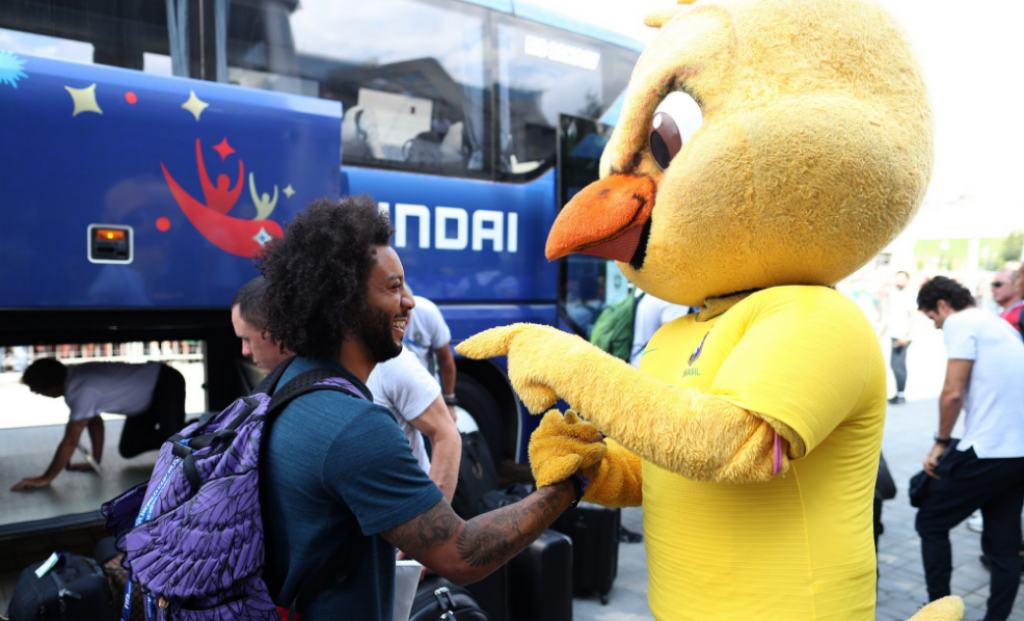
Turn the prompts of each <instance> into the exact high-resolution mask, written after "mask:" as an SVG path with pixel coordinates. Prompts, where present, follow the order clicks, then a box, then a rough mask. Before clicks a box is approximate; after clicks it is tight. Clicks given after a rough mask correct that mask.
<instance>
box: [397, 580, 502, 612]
mask: <svg viewBox="0 0 1024 621" xmlns="http://www.w3.org/2000/svg"><path fill="white" fill-rule="evenodd" d="M442 619H443V620H444V621H454V620H456V619H457V620H458V621H491V619H490V617H488V616H487V613H486V612H484V611H483V609H482V608H480V606H479V605H478V604H477V602H476V600H475V599H473V596H472V595H470V593H469V591H467V590H466V589H465V588H463V587H459V586H455V585H454V584H452V583H451V582H448V581H447V580H445V579H444V578H442V577H440V576H434V577H431V578H427V579H426V580H424V581H423V582H421V583H420V586H419V588H418V589H416V598H415V599H413V601H412V612H411V613H409V621H441V620H442Z"/></svg>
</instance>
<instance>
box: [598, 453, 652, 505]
mask: <svg viewBox="0 0 1024 621" xmlns="http://www.w3.org/2000/svg"><path fill="white" fill-rule="evenodd" d="M605 444H606V445H607V446H608V453H607V454H606V455H605V456H604V459H602V460H601V462H600V463H598V464H597V465H595V466H591V467H589V468H585V469H584V474H586V475H587V477H588V478H589V479H590V486H589V487H587V493H585V494H584V495H583V500H585V501H587V502H593V503H596V504H599V505H604V506H605V507H639V506H640V504H641V502H642V501H643V497H644V494H643V488H644V484H643V481H644V478H643V459H641V457H640V456H639V455H637V454H636V453H634V452H632V451H630V450H629V449H627V448H626V447H624V446H622V445H621V444H619V443H618V442H616V441H615V440H612V439H611V438H605Z"/></svg>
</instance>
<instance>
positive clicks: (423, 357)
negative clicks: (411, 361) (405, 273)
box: [402, 284, 458, 420]
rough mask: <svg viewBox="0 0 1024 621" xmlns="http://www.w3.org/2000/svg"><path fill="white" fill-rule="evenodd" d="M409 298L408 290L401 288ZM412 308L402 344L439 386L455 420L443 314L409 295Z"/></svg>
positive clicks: (448, 337)
mask: <svg viewBox="0 0 1024 621" xmlns="http://www.w3.org/2000/svg"><path fill="white" fill-rule="evenodd" d="M405 289H406V291H408V292H409V295H413V292H412V288H411V287H409V285H408V284H406V285H405ZM413 299H415V300H416V306H415V308H414V309H413V310H412V311H410V312H409V324H408V325H407V326H406V328H405V336H404V337H403V338H402V344H403V345H405V347H406V348H408V349H409V350H411V351H412V353H413V354H415V355H416V358H417V359H418V360H419V361H420V364H422V365H423V368H425V369H426V370H427V372H428V373H430V375H431V376H433V377H434V379H435V380H437V383H438V384H440V385H441V390H442V396H443V398H444V402H445V405H446V406H447V407H448V413H449V414H450V415H451V417H452V420H455V418H456V413H455V406H456V405H458V401H457V400H456V399H455V376H456V374H457V371H456V369H455V354H453V353H452V348H451V340H452V331H451V329H450V328H449V327H448V324H447V323H445V320H444V315H442V314H441V310H440V309H439V308H438V307H437V305H436V304H434V303H433V302H431V301H430V300H428V299H427V298H424V297H421V296H418V295H413Z"/></svg>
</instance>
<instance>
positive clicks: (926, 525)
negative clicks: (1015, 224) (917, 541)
mask: <svg viewBox="0 0 1024 621" xmlns="http://www.w3.org/2000/svg"><path fill="white" fill-rule="evenodd" d="M917 303H918V307H919V308H920V309H921V311H923V312H924V313H925V314H926V315H927V316H928V317H929V318H930V319H931V320H932V321H934V322H935V327H936V328H938V329H941V330H942V331H943V338H944V340H945V342H946V352H947V356H948V358H949V361H948V363H947V368H946V379H945V383H944V385H943V389H942V395H941V397H940V398H939V429H938V433H937V434H936V435H935V445H934V446H933V447H932V449H931V451H930V452H929V453H928V456H927V458H926V459H925V462H924V469H925V471H926V472H927V473H928V474H929V475H930V476H932V477H933V479H932V480H930V481H929V482H928V491H927V494H926V497H925V498H924V500H923V502H922V504H921V507H920V509H919V510H918V513H917V520H916V527H917V532H918V534H920V536H921V555H922V559H923V561H924V570H925V578H926V582H927V586H928V595H929V598H930V599H932V600H935V599H938V598H940V597H943V596H945V595H949V594H950V577H951V575H952V551H951V546H950V542H949V531H950V529H952V528H953V527H954V526H956V525H957V524H959V523H960V522H962V521H963V520H965V519H966V518H967V517H968V516H970V515H971V513H972V512H973V511H975V510H976V509H981V513H982V516H983V518H984V526H983V531H982V550H983V551H984V553H985V555H986V556H987V557H988V559H989V561H990V567H991V571H992V578H991V580H992V583H991V590H990V592H991V596H990V597H989V600H988V612H987V614H986V617H985V618H986V620H990V621H997V620H1001V619H1008V618H1009V616H1010V611H1011V610H1012V608H1013V604H1014V599H1015V598H1016V595H1017V590H1018V588H1019V586H1020V576H1021V558H1020V556H1019V551H1020V542H1021V523H1020V518H1021V510H1022V508H1024V381H1021V370H1022V369H1024V343H1022V342H1021V340H1020V338H1019V337H1018V336H1017V334H1016V332H1015V331H1014V329H1013V328H1012V327H1011V326H1010V325H1009V324H1008V323H1007V322H1005V321H1003V320H1002V319H999V318H998V317H995V316H994V315H991V314H989V313H987V312H984V311H982V310H980V309H977V308H975V307H974V298H973V297H972V296H971V294H970V291H968V290H967V288H966V287H964V286H962V285H960V284H959V283H957V282H955V281H953V280H950V279H949V278H945V277H942V276H939V277H936V278H934V279H932V280H931V281H929V282H928V283H926V284H925V285H924V286H923V287H921V290H920V292H919V293H918V297H917ZM961 409H963V411H964V412H965V419H964V433H963V437H962V438H961V439H960V441H959V444H957V445H956V447H955V448H951V447H950V441H951V437H950V434H951V433H952V432H953V426H954V425H955V424H956V421H957V418H959V416H960V411H961ZM947 452H948V454H946V453H947Z"/></svg>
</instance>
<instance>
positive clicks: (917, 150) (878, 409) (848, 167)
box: [457, 0, 963, 621]
mask: <svg viewBox="0 0 1024 621" xmlns="http://www.w3.org/2000/svg"><path fill="white" fill-rule="evenodd" d="M647 24H648V25H650V26H654V27H658V28H660V29H661V32H660V34H659V36H658V38H657V39H656V40H655V41H654V42H653V43H652V44H651V46H650V47H649V48H648V49H647V50H646V51H645V52H644V54H643V56H641V57H640V60H639V62H638V63H637V67H636V69H635V70H634V72H633V76H632V79H631V82H630V85H629V89H628V91H627V95H626V100H625V104H624V106H623V110H622V116H621V121H620V123H619V125H618V127H617V128H616V129H615V132H614V134H613V135H612V137H611V141H610V143H609V144H608V147H607V149H606V151H605V153H604V157H603V159H602V166H601V168H602V179H601V180H600V181H598V182H596V183H594V184H592V185H590V186H588V187H587V188H585V189H584V190H582V191H581V192H580V193H579V194H577V195H576V196H575V197H574V198H573V200H572V201H571V202H570V203H569V204H568V205H567V206H566V207H565V209H564V210H563V211H562V213H561V214H560V215H559V217H558V219H557V221H556V222H555V224H554V227H553V228H552V230H551V232H550V235H549V237H548V241H547V256H548V258H549V259H556V258H559V257H562V256H565V255H567V254H570V253H573V252H581V253H588V254H594V255H599V256H605V257H609V258H613V259H615V260H617V261H618V265H619V267H620V268H621V269H622V271H623V272H624V273H625V274H626V276H627V277H628V278H629V279H630V280H631V281H632V282H633V283H635V284H636V285H638V286H639V287H640V288H642V289H643V290H644V291H647V292H649V293H651V294H653V295H655V296H657V297H659V298H663V299H665V300H668V301H670V302H675V303H677V304H685V305H691V306H701V307H702V310H701V312H700V313H699V314H697V315H690V316H687V317H684V318H681V319H678V320H676V321H674V322H672V323H670V324H668V325H666V326H664V327H663V328H662V329H661V330H659V331H658V333H657V334H655V336H654V338H653V339H652V340H651V342H650V344H649V345H648V346H647V349H646V351H645V352H644V356H643V359H642V363H641V366H640V370H636V369H633V368H631V367H630V366H629V365H627V364H625V363H624V362H622V361H620V360H618V359H615V358H613V357H612V356H610V355H608V354H605V353H604V352H602V351H600V350H598V349H597V348H595V347H593V346H591V345H590V344H588V343H586V342H585V341H583V340H582V339H580V338H578V337H576V336H572V335H569V334H566V333H564V332H561V331H559V330H556V329H554V328H551V327H545V326H536V325H527V324H517V325H513V326H508V327H506V328H496V329H493V330H488V331H487V332H484V333H481V334H478V335H476V336H475V337H473V338H471V339H469V340H467V341H465V342H464V343H462V344H461V345H460V346H459V347H458V348H457V349H458V351H459V352H460V353H462V354H464V355H466V356H469V357H473V358H485V357H491V356H499V355H507V356H508V368H509V375H510V378H511V380H512V383H513V385H514V387H515V388H516V391H517V392H518V394H519V395H520V397H521V398H522V399H523V402H524V403H525V404H526V405H527V407H529V409H530V410H531V411H533V412H538V413H539V412H543V411H544V410H545V409H546V408H549V407H551V406H552V405H553V404H554V403H555V401H556V400H557V398H559V397H560V398H562V399H564V400H565V401H566V402H568V403H569V404H570V405H571V406H572V407H573V408H574V410H576V411H577V412H579V414H580V416H581V417H582V418H583V419H585V421H587V422H583V421H581V420H580V419H579V418H577V416H576V414H575V413H573V412H569V413H567V414H566V415H565V417H564V418H563V416H562V414H561V413H559V412H557V411H552V412H549V413H548V414H547V415H546V416H545V418H544V420H543V421H542V423H541V426H540V427H539V428H538V430H537V431H536V432H535V434H534V436H533V439H532V441H531V446H530V458H531V463H532V464H533V468H534V474H535V476H536V478H537V483H538V484H539V485H544V484H548V483H552V482H555V481H558V480H562V479H565V478H567V477H569V476H573V474H574V473H575V472H576V471H577V469H582V472H583V474H584V475H585V476H587V477H588V478H589V479H591V481H592V482H591V484H590V486H589V488H588V491H587V493H586V496H585V499H586V500H588V501H592V502H596V503H599V504H603V505H608V506H636V505H640V504H642V505H643V512H644V532H645V535H646V545H647V554H648V562H649V578H650V582H649V585H650V586H649V589H650V590H649V602H650V606H651V610H652V612H653V613H654V616H655V617H656V618H657V619H659V620H660V621H670V620H678V619H692V620H699V621H711V620H717V619H721V620H730V621H739V620H765V621H788V620H794V621H797V620H800V621H804V620H810V619H830V620H836V621H840V620H842V621H847V620H855V619H856V620H865V619H873V618H874V614H875V567H876V565H875V550H874V547H873V544H872V518H871V511H872V498H873V490H874V484H875V476H876V473H877V470H878V455H879V450H880V447H881V442H882V428H883V423H884V419H885V409H886V399H885V397H886V393H885V390H886V369H885V365H884V363H883V359H882V353H881V349H880V347H879V343H878V340H877V338H876V336H875V333H874V331H873V330H872V328H871V326H870V325H869V324H868V322H867V320H866V319H865V318H864V316H863V315H862V314H861V312H860V311H859V310H858V308H857V307H856V306H855V305H854V304H853V303H852V302H851V301H849V300H847V299H846V298H844V297H843V296H842V295H840V294H838V293H836V292H835V291H834V290H833V289H831V288H829V286H830V285H833V284H835V283H836V282H838V281H839V280H840V279H842V278H844V277H846V276H848V275H850V274H852V273H853V272H854V271H855V270H857V269H858V268H859V267H860V266H862V265H864V264H865V263H866V262H867V261H869V260H870V259H871V258H872V257H873V256H875V255H876V254H877V253H878V252H879V251H880V250H882V249H883V248H884V247H885V246H886V245H887V244H888V243H889V242H890V241H891V240H892V239H893V238H894V237H895V236H896V235H897V234H898V233H899V232H900V231H901V230H902V229H903V228H904V227H905V226H906V225H907V223H909V222H910V220H911V219H912V218H913V216H914V214H915V213H916V211H917V209H918V207H919V205H920V204H921V200H922V197H923V195H924V192H925V188H926V187H927V185H928V181H929V177H930V174H931V166H932V117H931V111H930V108H929V104H928V100H927V94H926V91H925V86H924V82H923V80H922V76H921V70H920V68H919V66H918V64H917V62H916V61H915V59H914V57H913V54H912V53H911V49H910V45H909V43H908V41H907V39H906V36H905V34H904V33H903V31H902V30H901V28H900V27H899V26H898V25H897V24H896V23H895V21H894V20H893V19H892V18H891V17H890V16H889V15H888V14H887V13H886V12H885V11H884V10H882V9H881V8H880V7H879V6H878V5H877V4H874V3H872V2H869V1H866V0H700V1H699V2H697V3H695V4H694V5H693V6H690V7H669V8H668V9H666V10H664V11H660V12H658V13H656V14H654V15H651V16H649V17H648V18H647ZM595 428H596V429H597V430H598V431H600V432H601V433H603V434H604V435H605V437H606V443H603V444H602V443H591V442H590V440H591V439H592V438H593V437H594V436H595V435H596V434H595V432H594V429H595ZM962 614H963V603H962V602H961V601H960V599H959V598H955V597H953V598H947V599H944V600H939V601H937V602H934V603H933V604H932V605H930V606H928V607H926V608H925V609H923V610H922V611H920V612H919V613H918V615H917V616H915V617H914V620H915V621H918V620H924V619H929V620H940V619H941V620H946V619H960V618H961V616H962Z"/></svg>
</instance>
